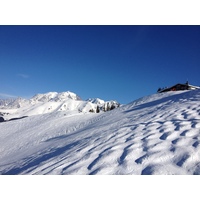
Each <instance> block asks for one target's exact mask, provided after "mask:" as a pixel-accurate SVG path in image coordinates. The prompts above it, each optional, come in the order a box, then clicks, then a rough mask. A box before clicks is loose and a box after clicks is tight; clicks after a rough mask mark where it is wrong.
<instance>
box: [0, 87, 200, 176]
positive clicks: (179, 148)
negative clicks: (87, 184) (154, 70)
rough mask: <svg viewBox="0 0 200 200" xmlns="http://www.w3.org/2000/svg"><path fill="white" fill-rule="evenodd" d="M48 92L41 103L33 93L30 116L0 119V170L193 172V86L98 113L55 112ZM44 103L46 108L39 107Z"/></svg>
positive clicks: (199, 135)
mask: <svg viewBox="0 0 200 200" xmlns="http://www.w3.org/2000/svg"><path fill="white" fill-rule="evenodd" d="M55 96H56V95H54V93H52V94H51V95H50V96H47V97H46V98H43V97H42V101H43V103H41V105H45V106H44V107H42V106H41V105H40V106H38V104H34V103H35V101H41V98H40V96H36V97H35V101H33V105H32V108H33V110H32V111H33V113H32V115H31V116H29V117H26V118H21V119H18V120H12V121H7V122H1V123H0V174H66V175H67V174H91V175H95V174H121V175H123V174H124V175H125V174H126V175H128V174H129V175H130V174H133V175H155V174H158V175H159V174H163V175H164V174H167V175H171V174H175V175H179V174H181V175H183V174H193V175H197V174H200V90H195V91H181V92H167V93H160V94H154V95H151V96H147V97H144V98H141V99H138V100H136V101H134V102H132V103H130V104H128V105H124V106H121V107H120V108H117V109H114V110H112V111H110V112H100V113H98V114H97V113H89V112H78V111H77V110H73V109H71V110H67V109H62V112H58V110H59V109H58V106H57V104H56V102H55V101H53V102H49V100H50V99H52V98H57V96H56V97H55ZM49 98H50V99H49ZM60 98H61V99H62V96H61V97H59V98H58V102H59V101H60V100H59V99H60ZM75 98H76V97H75ZM47 99H48V102H46V100H47ZM72 100H73V99H71V98H69V99H68V100H67V101H72ZM44 101H45V104H44ZM73 101H74V100H73ZM77 102H78V101H77ZM46 103H49V106H52V110H54V111H53V112H49V113H48V112H44V111H45V110H46V109H47V107H46ZM87 103H91V104H92V102H87ZM36 105H37V108H39V111H38V112H37V108H36V107H34V106H36ZM73 105H74V102H73ZM78 105H79V104H78V103H77V105H74V106H78ZM62 106H63V104H62ZM62 108H64V107H62ZM12 109H14V108H12ZM20 109H21V110H20V111H21V112H23V114H20V113H18V116H22V115H25V114H26V113H25V112H24V111H23V108H20ZM41 110H42V111H41ZM7 111H8V109H7V110H6V111H5V113H6V112H7ZM15 111H16V110H15ZM0 112H3V109H1V111H0ZM13 112H14V111H13ZM18 112H19V110H18ZM28 112H29V114H30V113H31V110H29V111H28ZM44 113H45V114H44ZM33 114H34V115H33ZM38 114H40V115H38ZM11 115H12V114H11ZM13 115H16V114H13Z"/></svg>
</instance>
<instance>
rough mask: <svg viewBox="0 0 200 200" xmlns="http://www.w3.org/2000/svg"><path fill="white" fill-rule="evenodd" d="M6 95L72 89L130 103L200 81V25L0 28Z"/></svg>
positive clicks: (87, 95) (86, 95)
mask: <svg viewBox="0 0 200 200" xmlns="http://www.w3.org/2000/svg"><path fill="white" fill-rule="evenodd" d="M0 70H1V71H0V79H1V84H0V96H1V98H3V97H4V98H5V97H12V96H13V97H14V96H22V97H25V98H30V97H32V96H33V95H35V94H36V93H46V92H50V91H56V92H63V91H71V92H74V93H76V94H78V95H79V96H80V97H81V98H82V99H84V100H85V99H87V98H95V97H98V98H101V99H104V100H111V99H113V100H117V101H119V102H120V103H123V104H125V103H129V102H131V101H133V100H135V99H137V98H140V97H142V96H146V95H150V94H153V93H156V91H157V89H158V88H159V87H165V86H171V85H173V84H176V83H177V82H183V83H184V82H186V81H187V80H188V81H189V83H191V84H193V85H200V78H199V75H200V26H135V25H133V26H125V25H122V26H57V25H56V26H0Z"/></svg>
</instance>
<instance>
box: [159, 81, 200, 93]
mask: <svg viewBox="0 0 200 200" xmlns="http://www.w3.org/2000/svg"><path fill="white" fill-rule="evenodd" d="M196 89H200V87H199V86H194V85H190V84H189V83H188V81H187V82H186V83H185V84H182V83H177V84H176V85H173V86H171V87H167V88H159V89H158V91H157V92H158V93H162V92H169V91H180V90H196Z"/></svg>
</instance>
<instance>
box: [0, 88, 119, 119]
mask: <svg viewBox="0 0 200 200" xmlns="http://www.w3.org/2000/svg"><path fill="white" fill-rule="evenodd" d="M119 105H120V104H119V103H118V102H116V101H107V102H105V101H103V100H99V101H98V99H93V100H91V99H89V100H87V101H84V100H81V98H80V97H79V96H78V95H76V94H75V93H73V92H69V91H67V92H62V93H57V92H49V93H46V94H37V95H35V96H34V97H32V98H31V99H29V100H28V99H23V98H17V99H13V100H0V113H1V114H2V115H3V117H4V118H5V120H10V119H12V118H20V117H24V116H33V115H38V114H46V113H51V112H57V111H65V112H71V111H74V112H76V113H79V112H94V113H95V112H97V111H98V112H100V110H102V111H108V110H112V109H114V108H117V107H119ZM97 107H98V108H97Z"/></svg>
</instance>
